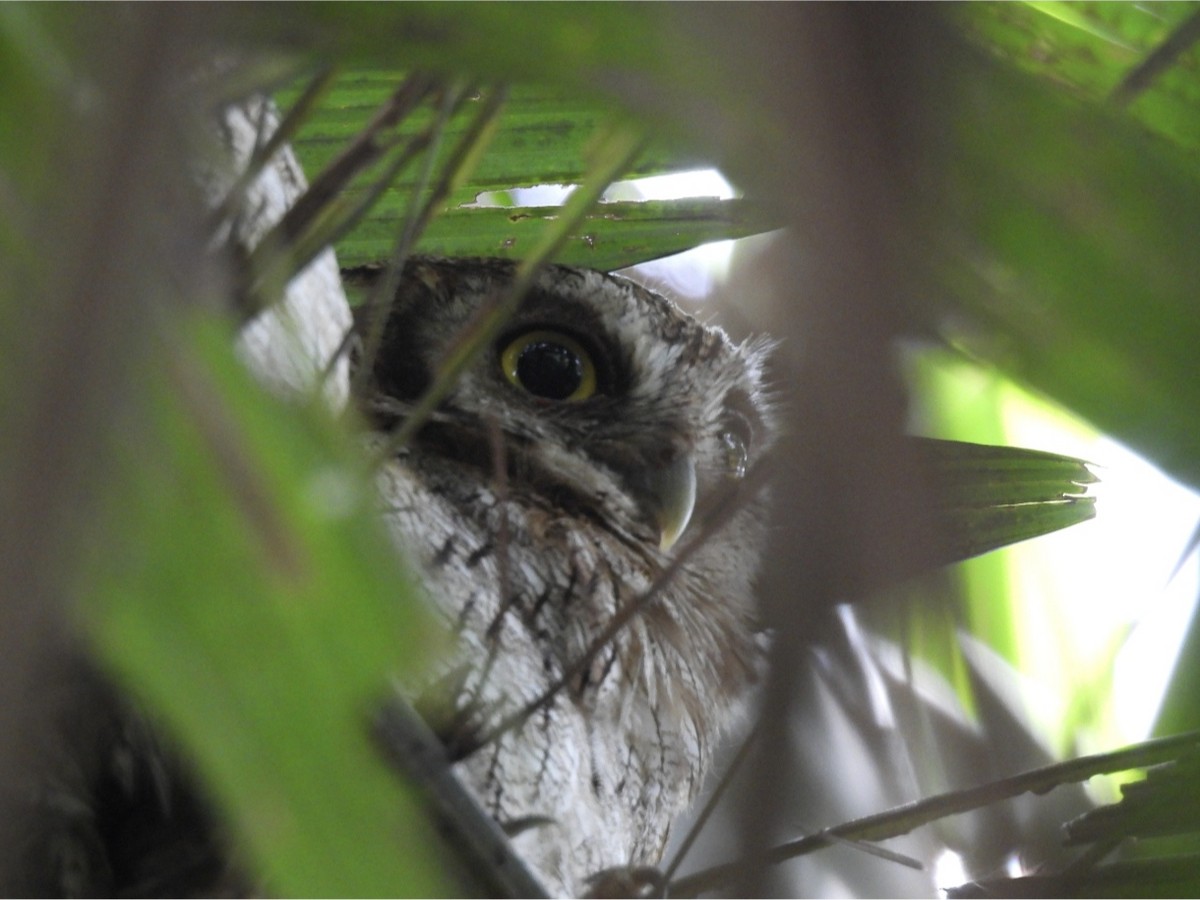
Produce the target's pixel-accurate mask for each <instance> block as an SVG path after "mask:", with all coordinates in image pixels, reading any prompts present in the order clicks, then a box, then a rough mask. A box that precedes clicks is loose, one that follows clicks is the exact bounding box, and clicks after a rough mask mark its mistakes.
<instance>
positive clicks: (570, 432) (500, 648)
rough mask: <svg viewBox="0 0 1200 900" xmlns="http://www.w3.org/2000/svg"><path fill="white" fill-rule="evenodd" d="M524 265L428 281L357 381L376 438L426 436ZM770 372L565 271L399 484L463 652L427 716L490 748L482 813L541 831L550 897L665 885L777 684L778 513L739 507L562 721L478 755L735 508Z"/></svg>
mask: <svg viewBox="0 0 1200 900" xmlns="http://www.w3.org/2000/svg"><path fill="white" fill-rule="evenodd" d="M514 269H515V266H514V264H513V263H511V262H509V261H505V260H491V259H457V260H437V259H415V260H413V261H410V262H409V264H408V265H407V267H406V268H405V271H404V275H403V278H402V281H401V285H400V288H399V291H398V293H397V296H396V298H395V302H394V304H393V305H392V307H391V309H390V310H388V311H386V319H385V322H386V324H385V326H384V330H383V340H382V342H381V345H380V349H379V352H378V354H377V355H376V357H375V359H374V361H373V365H372V366H371V369H370V371H369V373H366V372H363V373H360V383H362V384H364V387H363V389H362V390H361V391H360V395H359V403H360V406H361V407H362V409H363V410H364V411H365V412H366V413H367V415H368V417H369V418H370V420H371V422H372V424H373V426H374V427H375V428H376V430H378V431H379V432H381V433H382V432H388V431H391V430H392V429H393V428H395V427H396V426H397V425H398V424H399V423H401V422H402V421H403V420H404V419H405V416H406V414H407V412H408V411H409V409H410V408H411V406H412V404H413V403H414V402H415V401H416V400H417V399H418V398H419V397H420V396H421V395H422V394H423V393H424V392H425V391H426V390H427V389H428V388H429V387H430V385H431V384H432V383H433V381H434V379H435V377H436V373H437V372H438V370H439V366H440V363H441V361H442V360H444V359H445V358H446V357H447V354H448V352H449V348H450V347H451V345H452V343H453V342H454V341H455V339H456V337H457V336H458V335H459V334H460V333H461V331H462V329H463V328H464V326H465V325H466V324H467V323H468V322H470V321H472V318H473V316H475V315H476V313H477V312H478V310H479V308H480V306H481V305H482V304H485V303H487V302H489V301H494V300H496V299H498V298H499V296H500V295H502V294H503V293H504V291H505V290H506V288H507V286H508V285H509V283H510V282H511V279H512V277H513V273H514ZM365 318H366V317H365V316H364V315H362V314H361V313H360V316H359V326H358V327H359V328H360V330H364V331H365V329H366V325H365V322H364V319H365ZM530 335H532V337H529V336H530ZM531 346H532V349H529V348H530V347H531ZM510 348H515V349H510ZM521 348H524V349H521ZM506 350H508V353H507V355H506V352H505V351H506ZM764 352H765V347H764V345H763V344H762V343H754V342H751V343H749V344H746V345H743V346H736V345H734V344H733V343H731V342H730V340H729V339H728V338H727V337H726V335H725V334H724V333H723V332H722V331H720V330H718V329H716V328H713V327H709V326H705V325H703V324H701V323H700V322H698V321H697V320H696V319H694V318H693V317H691V316H689V315H687V314H685V313H684V312H682V311H681V310H680V309H679V308H678V307H676V306H675V305H673V304H672V303H670V302H669V301H667V300H665V299H664V298H662V297H660V296H658V295H657V294H654V293H652V292H650V291H648V290H646V289H644V288H642V287H639V286H638V285H636V284H634V283H632V282H630V281H628V280H625V279H622V278H618V277H613V276H609V275H604V274H601V273H598V272H594V271H589V270H584V269H577V268H570V267H564V266H551V267H548V268H547V269H546V270H545V271H544V272H542V274H541V275H540V276H539V277H538V280H537V281H536V283H535V285H534V287H533V289H532V290H531V291H530V292H529V293H528V295H527V296H526V297H525V298H524V300H523V301H522V302H521V304H520V306H519V308H518V310H517V312H516V314H515V316H514V317H513V318H512V319H511V320H510V321H509V323H508V324H507V325H506V327H505V329H504V331H503V332H502V335H501V337H500V339H499V340H498V341H496V342H495V344H494V345H493V346H491V347H489V348H488V349H487V350H486V351H485V352H484V353H483V354H481V356H480V357H479V358H478V359H476V360H475V361H474V363H473V364H472V365H471V366H470V367H469V369H468V370H467V371H466V372H465V373H464V375H463V376H462V377H461V379H459V380H458V382H457V383H456V384H455V386H454V388H453V389H452V391H451V393H450V394H449V395H448V396H447V397H446V399H445V400H444V401H443V402H442V403H441V404H440V406H439V407H438V409H437V410H436V412H435V413H434V414H433V415H432V417H431V418H430V420H429V421H428V423H427V424H426V425H425V426H424V427H423V428H422V429H421V430H420V431H419V433H418V434H417V435H416V437H415V438H414V439H413V440H412V441H411V442H410V443H409V444H408V445H406V446H404V447H402V448H401V449H399V450H397V451H396V452H395V455H394V457H393V458H392V459H391V460H390V461H389V462H388V463H387V464H386V465H385V467H384V469H383V471H382V472H381V474H380V479H379V483H380V489H381V492H382V495H383V498H384V501H385V506H386V509H387V512H386V517H387V521H388V524H389V526H390V527H391V529H392V531H393V533H394V535H395V538H396V540H397V543H398V544H399V545H400V546H401V547H402V548H403V549H404V551H405V552H406V553H407V554H409V555H410V556H411V558H412V559H413V561H414V562H415V563H416V564H417V566H418V568H419V570H420V571H421V572H422V573H423V575H424V577H425V581H426V587H427V589H428V594H429V597H430V599H431V602H432V603H433V604H434V606H435V607H436V609H437V610H439V611H440V613H441V614H442V615H443V617H444V619H445V621H446V623H447V624H448V625H449V626H450V627H451V629H452V630H453V631H454V632H455V634H456V635H457V638H458V652H457V654H456V655H455V657H454V658H453V659H450V660H447V661H446V662H445V664H444V665H443V666H441V667H440V668H439V671H438V673H436V676H435V678H434V679H433V680H431V681H430V682H429V683H428V684H426V685H424V686H423V690H424V699H423V701H422V703H421V706H422V708H423V709H424V710H426V711H427V712H428V714H429V715H430V717H431V719H432V720H433V721H434V724H435V726H437V727H440V728H441V729H442V731H443V733H444V734H445V736H446V737H447V738H448V739H450V740H451V741H453V742H457V743H458V744H459V745H460V746H461V745H465V747H466V749H467V750H469V751H472V752H469V753H468V754H467V755H466V756H465V758H464V759H463V760H462V762H461V763H460V764H459V771H460V773H461V774H462V775H463V777H464V780H465V781H466V782H467V783H468V784H469V785H470V786H471V787H472V788H473V790H474V791H475V792H476V793H477V795H478V797H479V799H480V801H481V802H482V803H483V805H484V806H485V808H486V809H487V810H488V811H489V812H490V813H491V814H492V815H493V816H494V817H495V818H496V819H497V820H498V821H499V822H500V823H501V824H502V825H505V826H510V827H513V826H515V827H520V826H521V825H525V826H526V827H524V829H523V830H521V831H519V833H518V834H517V835H516V837H515V839H514V843H515V846H516V848H517V850H518V851H519V852H521V853H522V854H523V855H524V856H525V857H526V858H527V859H528V860H529V861H530V863H531V864H532V865H533V866H534V868H535V870H536V871H537V872H538V873H540V874H541V875H542V877H543V878H544V879H545V880H546V883H547V885H548V886H549V888H550V889H551V890H553V891H557V892H560V893H567V894H578V893H581V892H583V891H586V890H587V889H588V884H589V882H588V878H589V876H591V875H593V874H594V873H596V872H599V871H601V870H604V869H608V868H613V867H621V866H629V865H633V866H637V865H652V864H654V863H656V862H657V861H658V860H659V857H660V855H661V853H662V850H663V847H664V844H665V842H666V837H667V830H668V827H669V823H670V821H671V819H672V818H673V817H674V816H675V815H676V814H677V813H679V812H680V811H681V810H682V809H683V808H684V807H685V806H686V805H687V804H688V803H689V802H690V801H691V800H692V799H693V798H694V797H695V795H696V792H697V790H698V789H699V787H700V784H701V781H702V779H703V777H704V775H705V772H706V770H707V768H708V766H709V763H710V761H711V759H712V756H713V751H714V749H715V747H716V744H717V741H718V739H719V738H720V736H721V734H722V732H723V731H724V730H725V729H726V728H727V727H728V726H729V725H730V723H731V722H732V720H733V719H734V718H735V717H736V715H737V713H738V710H739V705H740V702H741V700H742V699H743V697H744V695H745V693H746V690H747V688H748V686H749V684H750V683H751V682H752V680H753V679H754V677H755V673H756V671H757V668H758V665H759V646H760V643H759V638H758V636H757V634H756V615H755V607H754V602H753V598H752V581H753V579H754V576H755V572H756V569H757V566H758V561H759V545H760V543H761V541H762V537H763V533H764V528H765V523H764V516H763V512H762V509H761V505H762V500H761V498H753V497H739V498H737V500H738V501H739V502H740V503H741V504H742V505H741V507H740V510H739V511H738V512H737V513H736V515H735V516H734V517H733V518H732V519H731V520H730V521H729V522H728V523H727V524H726V525H725V527H724V528H722V529H721V530H720V531H719V533H717V534H715V535H714V536H713V537H711V538H710V539H708V540H706V541H705V542H704V543H703V545H702V546H701V547H700V549H699V550H698V551H697V552H696V553H695V554H694V555H692V556H691V557H690V558H689V559H688V561H687V562H686V563H685V564H684V565H683V566H682V567H681V569H680V571H679V572H678V573H677V574H676V575H675V577H674V578H673V579H672V580H671V581H670V582H669V583H668V585H667V587H666V588H665V589H664V590H663V591H661V593H660V594H658V595H657V596H655V597H654V598H653V599H652V601H651V602H650V603H649V604H648V605H646V606H645V608H644V609H643V610H642V611H641V612H640V614H639V615H637V616H636V617H635V618H634V619H633V620H632V621H631V623H630V624H629V626H628V627H626V628H625V629H623V630H622V631H621V632H620V633H619V635H618V636H617V637H616V638H615V639H614V640H613V641H612V642H611V644H610V645H609V646H607V647H606V648H605V650H604V651H603V652H602V653H600V654H599V655H598V656H597V657H596V658H595V659H594V661H593V663H592V664H591V665H590V666H589V667H588V668H587V670H586V671H585V672H584V673H583V674H582V675H580V676H578V677H576V678H574V679H572V680H571V682H570V684H569V686H568V688H567V689H566V690H564V691H562V692H560V693H559V694H558V695H557V696H555V698H554V700H553V702H552V703H550V704H549V705H548V706H546V707H544V708H543V709H541V710H539V711H538V712H536V713H535V714H534V715H533V716H532V718H531V719H530V720H529V721H527V722H526V723H525V724H524V725H523V726H522V727H520V728H518V729H514V730H511V731H509V732H507V733H504V734H503V735H502V736H501V737H500V738H499V739H497V740H494V741H492V742H490V743H488V744H486V745H484V746H479V747H472V746H471V744H472V741H473V739H474V738H477V737H478V736H479V735H481V734H485V733H486V732H487V731H488V730H489V729H490V728H492V727H494V726H495V725H496V724H497V723H498V722H499V721H501V720H502V719H504V718H505V717H506V716H508V715H510V714H511V713H512V712H513V711H515V710H517V709H519V708H520V707H521V706H523V705H524V704H527V703H529V702H530V701H533V700H535V699H537V698H538V697H539V696H541V695H542V694H543V693H544V692H545V691H546V690H547V688H548V687H549V686H550V685H552V684H553V683H555V682H556V681H557V680H559V678H560V677H561V675H562V673H563V672H564V670H565V669H566V668H567V667H568V666H570V665H571V663H572V662H573V661H575V660H577V659H579V658H580V657H581V656H582V655H583V654H584V653H585V652H586V650H587V648H588V647H589V645H590V644H591V643H592V642H593V641H594V640H595V639H596V637H597V636H598V635H599V634H600V633H601V632H602V631H603V629H604V628H605V627H606V626H607V625H608V623H609V622H610V621H612V619H613V617H614V616H615V615H616V614H617V611H618V610H619V609H621V608H622V607H624V606H626V605H627V604H630V603H632V602H634V601H635V600H636V599H637V598H638V597H639V596H641V595H643V594H644V593H645V592H646V591H647V589H648V588H649V587H650V586H651V583H652V582H653V581H654V580H655V578H656V577H657V576H658V575H659V574H660V573H661V572H662V570H663V568H664V566H665V565H666V564H667V563H668V562H669V560H670V559H671V558H672V557H673V555H674V554H676V553H678V552H679V551H680V549H681V548H682V547H683V546H685V545H687V544H688V543H689V540H690V539H691V538H693V537H695V536H696V535H697V534H700V533H702V532H703V531H704V530H705V525H706V520H707V519H708V517H709V514H710V513H711V512H712V511H713V509H714V507H715V505H716V504H717V503H718V502H719V501H720V500H721V499H722V498H727V497H730V496H732V495H733V494H736V493H737V490H738V488H739V486H740V484H741V480H742V476H743V475H744V473H745V471H746V467H747V465H752V464H753V463H754V461H755V460H757V459H758V458H759V457H761V455H762V453H763V451H764V449H765V448H766V446H767V445H768V443H769V440H770V432H771V426H770V421H769V420H770V416H769V412H768V410H767V408H766V404H765V403H764V400H763V392H762V385H761V378H762V375H761V366H762V361H763V356H764ZM580 356H588V357H590V359H591V369H592V370H593V372H594V378H595V388H594V392H592V393H590V395H589V391H588V389H587V384H586V381H587V378H588V371H587V369H588V365H587V363H586V361H582V362H581V361H580V360H579V359H578V357H580ZM361 365H362V362H361V361H360V366H361ZM362 375H368V377H365V378H363V377H361V376H362ZM581 379H582V381H583V382H585V383H584V384H583V387H582V388H579V387H576V385H577V383H578V382H580V380H581ZM564 380H565V383H563V381H564ZM539 394H540V395H541V396H539ZM383 441H384V438H382V437H380V438H378V439H377V442H378V443H382V442H383ZM499 459H503V460H504V461H505V464H504V468H503V470H502V471H498V469H497V464H496V463H497V460H499ZM693 505H694V514H692V510H693ZM684 526H686V531H685V532H684V533H683V536H682V537H681V538H679V540H678V541H676V540H675V539H676V538H677V537H678V533H679V532H680V531H681V530H682V529H683V528H684ZM435 697H441V698H447V697H448V698H449V700H450V703H449V708H447V707H446V706H445V705H443V706H442V707H441V708H440V709H439V708H436V704H434V703H433V701H432V700H431V698H435ZM463 722H466V723H467V724H468V725H469V728H468V729H467V730H466V731H465V732H464V730H463V728H462V724H463ZM451 723H457V724H456V725H452V724H451Z"/></svg>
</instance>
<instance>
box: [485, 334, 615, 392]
mask: <svg viewBox="0 0 1200 900" xmlns="http://www.w3.org/2000/svg"><path fill="white" fill-rule="evenodd" d="M500 367H501V368H502V369H503V370H504V377H505V378H507V379H508V380H509V383H510V384H514V385H516V386H517V387H519V388H522V389H524V390H526V391H528V392H529V393H531V394H533V395H534V396H535V397H541V398H543V399H545V400H564V401H567V402H573V401H577V400H586V399H587V398H588V397H590V396H592V395H593V394H594V393H596V366H595V364H594V363H593V362H592V356H591V354H590V353H588V352H587V350H585V349H584V348H583V346H582V345H581V344H580V343H579V341H577V340H575V339H574V338H573V337H571V336H569V335H566V334H563V333H562V332H561V331H550V330H548V329H544V328H543V329H537V330H535V331H527V332H525V333H524V334H520V335H518V336H517V337H515V338H513V339H512V340H511V341H509V342H508V344H507V345H505V347H504V349H503V350H502V351H501V353H500Z"/></svg>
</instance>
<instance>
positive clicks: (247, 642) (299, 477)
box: [80, 321, 444, 896]
mask: <svg viewBox="0 0 1200 900" xmlns="http://www.w3.org/2000/svg"><path fill="white" fill-rule="evenodd" d="M178 324H179V325H180V326H182V327H181V328H180V329H179V333H180V334H184V335H188V337H186V338H184V339H183V340H174V341H172V342H170V344H169V345H167V346H169V347H170V350H169V353H170V357H169V358H163V359H162V365H163V370H164V372H166V373H167V378H165V379H160V380H155V381H152V382H150V383H149V384H148V385H147V397H146V406H145V411H144V416H139V417H137V418H136V420H135V421H133V422H130V423H128V425H129V437H128V440H127V443H126V446H125V456H124V460H123V463H124V465H123V467H122V469H121V471H120V472H119V473H118V477H117V478H116V479H115V481H114V484H113V486H112V489H111V492H110V495H109V497H108V500H107V504H106V510H107V514H106V515H104V516H102V517H101V518H100V519H99V520H98V521H97V523H96V525H95V528H94V532H93V535H92V542H93V546H94V548H95V552H94V553H93V554H91V558H90V560H89V565H88V566H87V567H86V569H85V570H84V573H83V575H82V577H81V579H80V593H81V595H82V596H83V597H84V599H85V602H84V605H83V609H84V614H85V616H86V619H87V622H88V624H89V626H90V629H89V630H90V633H91V634H93V636H94V637H95V639H96V640H97V641H98V642H99V644H100V646H101V647H102V649H103V651H104V656H105V658H106V659H107V660H108V661H109V663H110V664H111V665H112V666H114V667H115V668H116V669H117V671H118V672H119V674H120V675H121V676H122V678H123V680H124V681H125V682H126V683H127V684H128V685H129V686H130V688H131V689H132V690H133V692H134V693H135V694H136V695H138V696H140V697H141V698H142V699H144V700H146V701H149V703H150V707H151V708H152V709H155V710H157V711H158V712H159V713H160V714H161V715H162V716H163V717H164V718H165V719H166V720H167V722H169V724H170V725H171V726H172V729H173V730H174V732H175V733H177V734H178V735H180V736H181V737H182V738H183V740H184V742H185V745H186V746H187V747H188V748H190V749H191V750H192V751H193V752H194V753H195V758H196V761H197V763H198V765H199V766H200V768H201V771H202V772H203V773H204V774H205V775H206V776H207V781H208V783H209V785H210V786H211V788H212V789H213V790H214V791H215V792H216V793H217V796H218V799H219V800H220V802H221V804H222V806H224V807H225V808H226V809H228V810H231V811H232V812H233V813H234V814H235V816H234V821H235V822H236V823H237V825H238V827H239V828H240V829H241V830H242V832H243V833H242V835H241V836H242V837H243V838H245V839H246V841H247V845H248V846H249V847H250V848H251V851H252V858H253V860H254V862H255V863H256V864H257V865H258V867H259V869H258V870H259V871H260V872H261V874H262V875H263V876H264V877H265V879H266V884H268V885H269V886H270V889H271V890H272V891H273V892H277V893H280V894H282V895H306V894H337V895H339V896H341V895H350V896H378V895H395V894H410V895H430V894H433V893H436V892H439V891H440V890H443V889H444V884H443V882H442V881H441V877H442V876H441V875H440V874H439V872H438V871H437V869H436V868H435V867H434V866H433V864H432V861H431V858H430V857H429V855H428V849H427V847H428V845H427V836H426V834H425V832H426V831H427V830H428V824H427V822H426V821H425V819H424V817H423V816H422V814H421V812H420V810H419V809H418V808H417V806H416V805H415V803H414V801H413V799H412V797H411V795H410V794H409V793H408V792H407V790H406V789H405V788H403V787H402V786H401V785H400V784H398V782H397V780H396V779H395V778H394V777H393V776H392V775H391V774H389V773H388V772H387V771H386V769H385V768H384V766H383V764H382V762H381V760H380V759H379V757H378V756H377V754H376V753H375V752H374V750H373V748H372V747H371V745H370V743H369V739H368V727H367V726H368V717H369V714H370V713H371V710H372V707H373V704H375V703H377V702H378V701H379V700H380V699H382V698H383V697H384V696H385V695H386V692H387V691H388V690H389V687H388V685H389V681H390V679H391V678H392V677H395V676H398V675H403V674H405V673H408V674H412V673H414V672H416V671H418V670H419V667H420V666H422V665H423V664H425V663H426V662H427V660H428V659H429V658H430V654H431V653H434V652H436V651H435V649H434V648H435V647H436V646H437V641H436V640H433V637H434V631H433V630H432V628H431V625H430V622H429V621H428V620H427V617H426V614H425V613H424V607H423V606H422V604H421V603H420V601H419V600H417V598H416V595H415V592H414V590H413V588H412V585H411V582H409V581H408V580H407V578H406V577H405V575H404V574H403V572H402V571H401V570H400V568H399V566H398V564H397V561H396V558H395V553H394V551H393V549H392V547H391V545H390V542H389V540H388V539H387V537H386V535H385V534H384V533H383V529H382V525H381V523H380V522H379V521H378V518H377V516H376V514H375V512H376V506H377V500H376V498H375V494H374V489H373V485H372V481H371V477H370V475H369V473H368V472H367V471H366V470H365V467H364V465H363V463H362V460H361V453H356V452H354V451H353V449H352V448H351V446H350V445H349V443H348V441H347V438H346V437H345V436H344V435H342V434H340V433H339V432H338V430H337V429H334V428H333V427H332V423H331V422H328V421H323V417H322V416H321V415H319V414H318V413H317V412H316V410H307V411H305V410H301V409H299V408H288V407H286V406H284V405H282V404H280V403H279V402H278V401H275V400H272V399H270V398H269V397H267V396H266V395H265V394H264V393H263V391H262V390H261V389H260V388H259V387H258V386H257V385H256V384H255V383H254V381H253V380H252V378H251V377H250V375H249V374H248V373H247V372H246V371H245V369H244V367H243V366H242V365H241V363H240V362H239V361H238V360H237V359H235V357H234V354H233V352H232V346H231V343H232V342H231V336H230V334H229V332H228V331H227V330H226V328H224V327H213V325H212V324H211V323H203V322H200V321H192V322H189V323H186V324H185V323H178ZM164 350H166V346H164ZM335 811H336V812H335Z"/></svg>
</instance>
